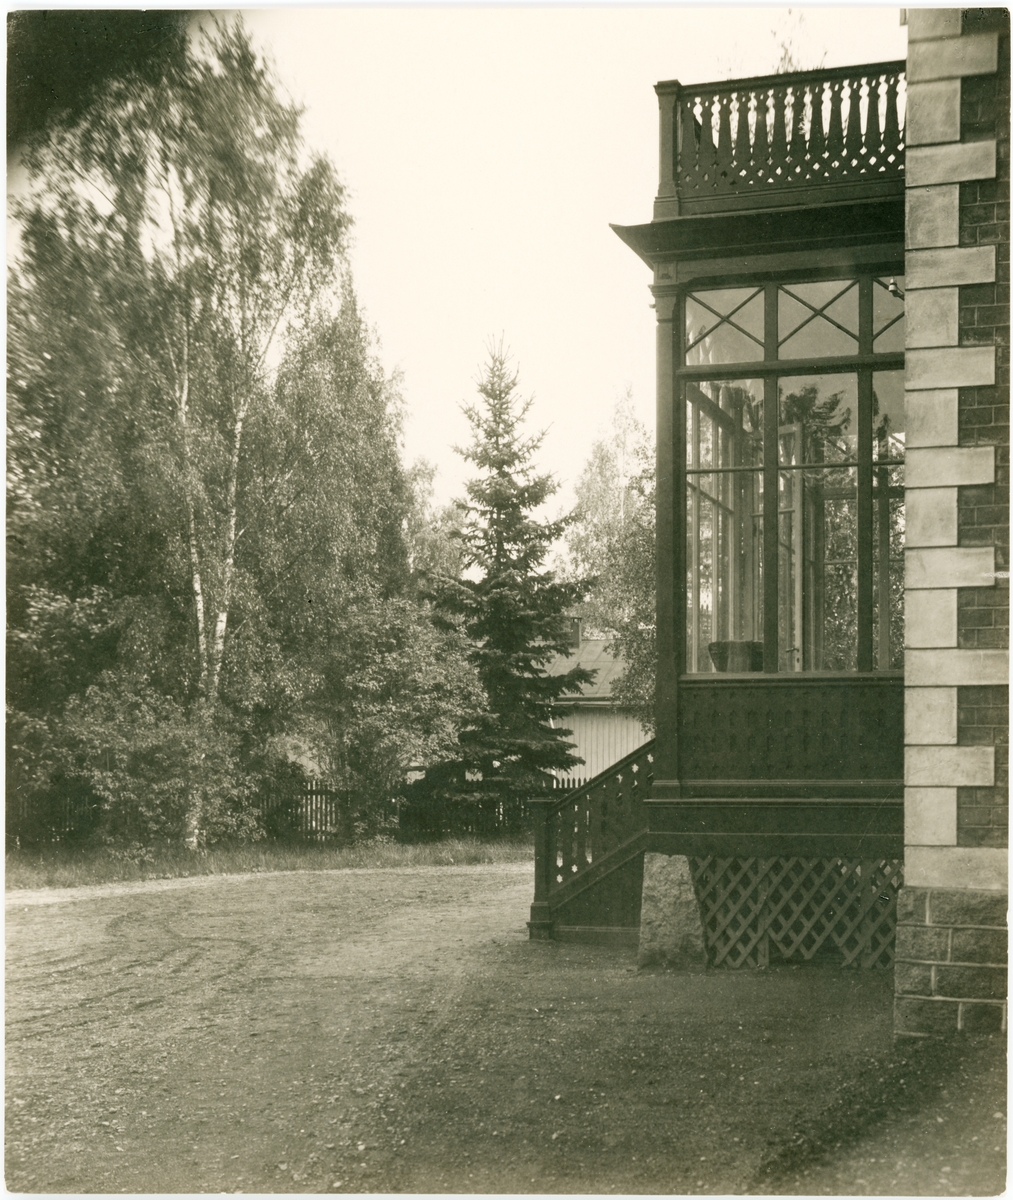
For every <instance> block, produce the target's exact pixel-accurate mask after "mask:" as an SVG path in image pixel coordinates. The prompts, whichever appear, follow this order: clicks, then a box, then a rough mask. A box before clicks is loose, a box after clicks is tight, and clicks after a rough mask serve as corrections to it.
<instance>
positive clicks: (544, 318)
mask: <svg viewBox="0 0 1013 1200" xmlns="http://www.w3.org/2000/svg"><path fill="white" fill-rule="evenodd" d="M244 15H245V17H246V20H247V22H248V24H249V26H250V28H251V29H252V30H253V32H254V35H255V37H256V39H257V40H258V42H259V44H260V45H261V47H262V48H263V49H264V50H266V51H267V52H269V54H270V55H271V56H272V57H273V58H274V60H275V63H276V65H277V69H278V72H279V75H280V77H281V79H282V81H283V83H284V85H285V87H286V88H287V89H288V90H289V91H290V93H291V94H292V96H293V97H294V98H295V99H296V100H298V101H300V102H301V103H303V104H304V105H305V107H306V113H305V119H304V120H305V124H304V129H305V133H306V136H307V139H308V141H309V142H310V144H311V145H313V146H314V147H316V148H319V149H321V150H324V151H326V152H327V153H328V154H329V155H330V156H331V158H332V159H333V161H334V162H335V164H336V166H337V168H338V171H339V174H340V176H341V178H342V180H343V182H344V183H345V185H346V187H347V188H348V192H349V206H350V209H351V212H352V215H353V216H354V218H355V222H356V224H355V231H354V233H355V242H354V246H353V250H352V263H353V269H354V273H355V281H356V287H357V290H358V293H359V296H360V299H361V301H362V304H363V306H364V309H365V312H366V316H367V319H368V321H369V322H370V323H371V324H372V325H373V326H375V328H376V330H377V332H378V334H379V336H380V339H381V344H382V358H383V361H384V363H385V365H386V366H387V367H388V368H389V369H394V368H397V369H399V370H400V371H401V372H402V375H403V391H404V396H405V400H406V402H407V409H408V422H407V428H406V447H405V448H406V456H407V458H408V459H409V460H412V459H414V458H416V457H418V456H422V457H425V458H427V459H429V460H430V461H432V462H434V463H435V464H436V465H437V467H438V468H439V474H438V477H437V494H438V497H439V498H440V499H450V498H451V497H453V496H455V495H458V494H460V493H461V485H462V482H463V480H464V479H465V478H467V476H468V473H469V467H468V465H467V464H465V463H464V462H463V460H461V459H460V458H459V457H458V456H457V455H455V454H454V453H453V450H452V449H451V447H452V446H453V445H454V444H455V443H457V444H461V443H462V442H465V441H466V440H467V439H468V429H467V424H466V422H465V420H464V418H463V416H462V415H461V411H460V408H461V404H462V402H464V401H470V400H472V399H474V397H475V390H474V379H475V376H476V374H477V372H478V370H479V367H480V364H481V362H482V360H483V358H484V356H485V348H486V346H487V344H488V343H489V341H490V339H498V338H499V337H500V336H501V335H502V337H503V338H504V339H505V342H506V344H507V345H508V346H509V347H510V348H511V350H512V351H513V354H514V357H515V360H516V363H517V366H518V367H519V370H520V377H521V388H522V391H523V393H524V394H525V395H532V396H533V397H534V406H533V408H532V417H531V420H532V425H533V427H534V428H536V429H541V428H547V429H548V434H547V437H546V440H545V443H544V446H543V450H542V452H541V455H540V463H541V465H543V466H544V468H545V469H547V470H551V471H552V472H554V473H555V474H556V475H557V477H558V478H559V480H560V483H561V485H562V489H561V493H560V497H561V503H562V504H564V505H566V504H568V503H569V502H570V500H571V499H572V485H573V482H574V480H575V479H576V477H577V476H578V475H579V473H580V470H581V468H582V466H583V464H584V463H585V461H586V460H587V457H588V454H589V451H590V447H591V443H592V441H593V440H594V438H595V437H596V436H600V435H601V433H602V432H603V431H604V429H605V428H606V427H607V424H608V421H609V418H610V415H611V411H612V408H613V406H614V404H615V401H616V399H617V398H618V397H619V396H620V394H621V393H622V392H623V391H624V389H625V388H626V387H627V386H630V387H632V389H633V396H634V402H635V405H636V408H637V410H638V412H639V413H640V414H641V416H642V418H643V419H644V421H645V422H646V423H647V424H648V426H649V428H652V429H653V424H654V326H655V323H654V313H653V312H652V310H651V308H650V307H649V306H650V303H651V296H650V292H649V291H648V284H649V282H650V272H649V271H648V269H647V267H646V266H645V265H644V264H643V263H642V262H641V261H640V260H639V259H638V258H637V257H636V256H635V255H634V254H633V253H632V252H631V251H630V250H629V249H627V247H625V246H624V245H623V244H622V243H621V242H620V241H619V239H618V238H617V237H616V235H615V234H614V233H613V232H612V231H611V229H609V223H610V222H615V223H618V224H637V223H640V222H644V221H648V220H650V218H651V207H652V201H653V199H654V194H655V191H656V190H657V182H658V178H657V174H658V109H657V99H656V97H655V94H654V84H655V83H656V82H657V81H658V80H661V79H680V80H682V81H683V82H684V83H692V82H697V83H700V82H705V81H708V80H711V79H722V78H728V77H732V76H743V75H756V74H762V73H765V72H768V71H771V70H773V69H774V68H775V67H776V65H777V61H778V59H779V57H780V41H781V39H782V38H783V37H790V40H791V42H792V44H793V46H794V48H795V55H796V57H797V58H801V60H802V64H803V66H806V67H810V66H819V65H826V66H843V65H848V64H852V63H863V62H879V61H883V60H887V59H895V58H902V57H904V55H905V53H906V31H905V29H904V28H903V27H902V26H901V25H900V11H899V9H897V8H892V7H889V8H888V7H885V6H881V7H852V8H828V7H822V8H817V7H810V8H805V9H794V10H791V9H775V8H757V7H752V8H738V7H718V6H711V7H709V8H701V7H692V8H690V7H680V6H675V5H665V6H660V5H657V6H636V7H633V6H628V5H627V6H619V5H616V6H612V5H600V6H595V7H591V6H581V7H577V6H568V5H561V6H555V7H541V6H539V7H535V6H520V5H511V6H501V7H473V6H470V5H467V6H466V5H458V6H444V7H428V6H409V7H400V6H398V7H386V6H376V5H373V6H363V7H326V8H284V9H278V8H264V9H252V10H247V11H246V12H245V14H244ZM800 17H801V20H800Z"/></svg>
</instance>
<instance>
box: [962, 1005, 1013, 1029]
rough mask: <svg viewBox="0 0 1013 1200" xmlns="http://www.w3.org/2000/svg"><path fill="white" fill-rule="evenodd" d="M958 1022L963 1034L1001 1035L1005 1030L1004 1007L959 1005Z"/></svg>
mask: <svg viewBox="0 0 1013 1200" xmlns="http://www.w3.org/2000/svg"><path fill="white" fill-rule="evenodd" d="M959 1021H960V1028H961V1029H962V1030H963V1031H964V1032H965V1033H1003V1032H1005V1029H1006V1006H1005V1005H1003V1004H974V1003H967V1004H961V1006H960V1016H959Z"/></svg>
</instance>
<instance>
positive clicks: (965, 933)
mask: <svg viewBox="0 0 1013 1200" xmlns="http://www.w3.org/2000/svg"><path fill="white" fill-rule="evenodd" d="M1006 943H1007V938H1006V934H1005V932H1004V931H1003V930H1000V929H954V931H953V936H952V940H951V944H950V959H951V960H952V961H953V962H958V963H993V964H994V963H1004V962H1005V961H1006V954H1007V945H1006Z"/></svg>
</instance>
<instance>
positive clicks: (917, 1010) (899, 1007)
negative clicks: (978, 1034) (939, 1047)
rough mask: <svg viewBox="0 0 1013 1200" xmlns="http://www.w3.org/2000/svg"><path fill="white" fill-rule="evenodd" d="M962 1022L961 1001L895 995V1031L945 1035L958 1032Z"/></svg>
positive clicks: (923, 1034)
mask: <svg viewBox="0 0 1013 1200" xmlns="http://www.w3.org/2000/svg"><path fill="white" fill-rule="evenodd" d="M959 1022H960V1003H959V1002H958V1001H956V1000H942V999H940V1000H927V999H920V998H918V997H915V996H895V997H894V1001H893V1030H894V1033H909V1034H921V1035H922V1036H925V1035H934V1036H937V1037H945V1036H946V1035H948V1034H952V1033H956V1032H957V1029H958V1028H959Z"/></svg>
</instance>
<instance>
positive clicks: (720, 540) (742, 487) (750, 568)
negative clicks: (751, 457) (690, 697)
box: [686, 471, 763, 672]
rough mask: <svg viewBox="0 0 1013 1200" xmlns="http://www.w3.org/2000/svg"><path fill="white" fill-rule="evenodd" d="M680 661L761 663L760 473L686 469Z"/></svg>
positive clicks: (723, 665)
mask: <svg viewBox="0 0 1013 1200" xmlns="http://www.w3.org/2000/svg"><path fill="white" fill-rule="evenodd" d="M686 483H687V495H686V543H687V544H686V565H687V570H686V587H687V595H686V602H687V603H686V612H687V629H686V651H687V653H686V659H687V665H686V669H687V670H688V671H698V672H713V671H760V670H762V669H763V642H762V640H761V639H762V637H763V569H762V551H763V528H762V522H763V477H762V475H761V474H760V472H759V471H728V472H725V473H723V474H717V473H715V474H712V475H696V474H691V475H688V476H687V480H686Z"/></svg>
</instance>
